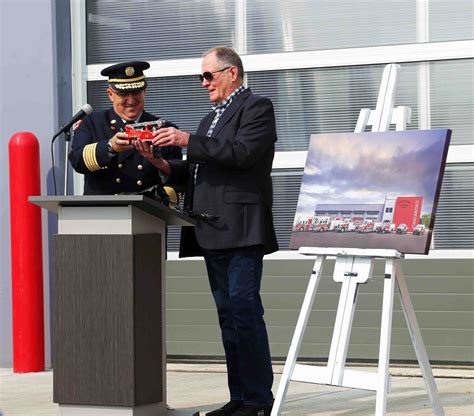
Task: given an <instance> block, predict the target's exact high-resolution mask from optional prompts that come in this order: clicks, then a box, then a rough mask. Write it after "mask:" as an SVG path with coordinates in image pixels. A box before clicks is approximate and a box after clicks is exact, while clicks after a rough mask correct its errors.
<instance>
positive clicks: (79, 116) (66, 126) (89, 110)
mask: <svg viewBox="0 0 474 416" xmlns="http://www.w3.org/2000/svg"><path fill="white" fill-rule="evenodd" d="M92 111H94V110H93V109H92V106H91V105H90V104H84V105H83V106H82V108H81V109H80V110H79V111H78V112H77V113H76V114H74V117H73V118H72V119H71V120H69V121H68V122H67V123H65V124H63V125H62V126H61V128H60V129H59V131H58V132H57V133H56V134H55V135H54V136H53V140H54V139H55V138H56V137H57V136H59V135H60V134H61V133H62V132H64V131H68V130H70V129H71V127H72V125H73V124H74V123H75V122H77V121H79V120H81V119H83V118H84V117H85V116H86V115H88V114H90V113H92Z"/></svg>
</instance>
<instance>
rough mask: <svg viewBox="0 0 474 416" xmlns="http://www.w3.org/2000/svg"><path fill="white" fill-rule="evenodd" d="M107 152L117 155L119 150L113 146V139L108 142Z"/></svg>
mask: <svg viewBox="0 0 474 416" xmlns="http://www.w3.org/2000/svg"><path fill="white" fill-rule="evenodd" d="M107 152H109V153H110V154H111V155H115V154H116V153H117V152H116V151H115V150H114V148H113V147H112V139H110V140H109V141H108V142H107Z"/></svg>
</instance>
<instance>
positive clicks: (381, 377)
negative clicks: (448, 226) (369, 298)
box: [375, 259, 396, 416]
mask: <svg viewBox="0 0 474 416" xmlns="http://www.w3.org/2000/svg"><path fill="white" fill-rule="evenodd" d="M394 271H395V269H394V266H393V259H387V260H386V263H385V279H384V285H383V304H382V322H381V327H380V349H379V366H378V388H377V397H376V402H375V416H385V409H386V405H387V393H388V389H389V377H390V376H389V367H390V340H391V335H392V311H393V294H394V291H395V281H396V280H395V273H394Z"/></svg>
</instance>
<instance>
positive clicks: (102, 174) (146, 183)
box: [69, 108, 182, 195]
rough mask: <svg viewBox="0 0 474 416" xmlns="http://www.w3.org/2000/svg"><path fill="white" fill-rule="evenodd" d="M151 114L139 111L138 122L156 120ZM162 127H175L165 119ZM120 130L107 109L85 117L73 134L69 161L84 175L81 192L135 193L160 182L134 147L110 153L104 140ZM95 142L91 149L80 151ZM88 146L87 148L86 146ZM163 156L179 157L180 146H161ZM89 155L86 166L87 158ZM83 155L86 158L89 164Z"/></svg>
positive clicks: (117, 119)
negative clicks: (93, 166) (140, 113)
mask: <svg viewBox="0 0 474 416" xmlns="http://www.w3.org/2000/svg"><path fill="white" fill-rule="evenodd" d="M157 119H158V117H156V116H154V115H153V114H150V113H147V112H143V113H142V115H141V117H140V120H139V122H143V121H153V120H157ZM165 127H176V126H175V125H174V124H172V123H169V122H167V123H166V124H165ZM123 130H124V123H123V121H122V119H121V118H120V116H118V115H117V114H116V113H115V111H114V110H113V109H112V108H111V109H109V110H105V111H96V112H93V113H92V114H90V115H88V116H86V117H85V118H84V120H83V121H82V123H81V125H80V127H79V129H77V130H76V131H75V133H74V139H73V142H72V147H71V152H70V153H69V160H70V161H71V164H72V166H73V168H74V169H75V170H76V171H77V172H79V173H83V174H84V195H91V194H92V195H94V194H96V195H112V194H119V193H121V192H127V193H136V192H140V191H143V190H144V189H147V188H149V187H150V186H153V185H156V184H161V183H162V182H161V177H160V175H159V170H158V169H157V168H156V167H155V166H154V165H153V164H152V163H150V162H149V161H148V160H147V159H146V158H145V157H143V156H142V155H141V154H140V153H139V152H138V151H136V150H135V149H132V150H127V151H126V152H121V153H118V154H117V155H111V154H110V153H109V152H108V151H107V142H108V141H109V139H110V138H111V137H112V136H114V135H115V134H116V133H117V132H119V131H123ZM94 143H97V145H96V146H95V147H94V149H93V150H90V151H91V152H93V153H92V155H91V153H90V152H88V151H84V148H85V147H86V146H88V145H91V144H94ZM89 149H90V148H89ZM162 154H163V157H164V158H165V159H167V160H168V159H171V160H172V159H181V158H182V152H181V148H179V147H176V146H169V147H166V148H163V149H162ZM91 157H93V160H92V165H96V166H95V169H94V170H91V169H90V166H91V162H90V160H91V159H90V158H91ZM85 158H89V164H87V163H86V160H85Z"/></svg>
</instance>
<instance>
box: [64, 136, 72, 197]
mask: <svg viewBox="0 0 474 416" xmlns="http://www.w3.org/2000/svg"><path fill="white" fill-rule="evenodd" d="M73 135H74V132H73ZM64 142H65V143H64V144H65V149H64V196H67V188H68V186H67V185H68V179H69V159H68V155H69V143H70V142H71V131H70V130H66V131H65V132H64Z"/></svg>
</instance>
